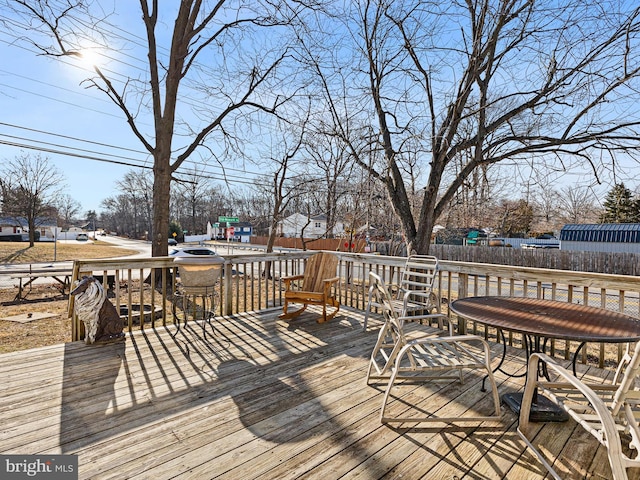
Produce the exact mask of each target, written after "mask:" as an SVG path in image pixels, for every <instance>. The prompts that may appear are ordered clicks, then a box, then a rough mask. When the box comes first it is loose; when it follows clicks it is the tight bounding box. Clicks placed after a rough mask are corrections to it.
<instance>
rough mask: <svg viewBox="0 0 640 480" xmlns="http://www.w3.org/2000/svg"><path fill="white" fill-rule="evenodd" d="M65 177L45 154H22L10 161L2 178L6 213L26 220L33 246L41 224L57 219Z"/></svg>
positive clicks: (0, 183) (3, 202)
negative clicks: (56, 208) (57, 208)
mask: <svg viewBox="0 0 640 480" xmlns="http://www.w3.org/2000/svg"><path fill="white" fill-rule="evenodd" d="M63 185H64V177H63V176H62V175H61V174H60V173H59V172H58V171H57V170H56V169H55V167H54V166H53V165H51V164H50V163H49V161H48V159H47V158H46V157H42V156H41V155H39V154H38V155H35V156H30V155H25V154H23V155H19V156H18V157H16V158H15V159H13V160H7V161H6V163H5V164H4V165H3V167H2V170H1V175H0V189H1V191H2V212H3V214H4V215H7V216H9V217H13V218H14V219H16V221H20V219H21V218H23V219H26V221H27V226H28V228H29V246H31V247H33V245H34V243H35V234H36V229H37V227H38V225H40V224H41V222H42V221H43V220H45V219H46V217H49V218H53V217H54V216H55V205H57V204H58V203H59V201H60V194H61V192H60V190H61V188H62V187H63Z"/></svg>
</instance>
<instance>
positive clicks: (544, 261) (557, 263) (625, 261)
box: [429, 245, 640, 276]
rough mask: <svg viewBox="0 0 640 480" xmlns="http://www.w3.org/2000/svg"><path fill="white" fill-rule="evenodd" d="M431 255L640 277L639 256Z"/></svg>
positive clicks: (447, 249)
mask: <svg viewBox="0 0 640 480" xmlns="http://www.w3.org/2000/svg"><path fill="white" fill-rule="evenodd" d="M429 254H430V255H435V256H436V257H438V258H440V259H442V260H451V261H455V262H470V263H495V264H499V265H511V266H514V267H518V266H520V267H539V268H547V269H552V270H571V271H574V272H597V273H612V274H617V275H634V276H639V275H640V255H638V254H637V253H608V252H575V251H568V250H558V249H551V248H548V249H544V248H539V249H521V248H509V247H485V246H473V247H469V246H460V245H431V246H430V247H429Z"/></svg>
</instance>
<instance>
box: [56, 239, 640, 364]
mask: <svg viewBox="0 0 640 480" xmlns="http://www.w3.org/2000/svg"><path fill="white" fill-rule="evenodd" d="M470 249H471V248H470ZM314 253H316V252H315V251H304V252H303V251H294V252H286V253H270V254H264V253H250V254H242V255H225V257H224V266H223V275H222V279H221V281H220V282H219V284H218V286H217V287H216V298H217V300H216V302H215V303H216V314H220V315H233V314H236V313H239V312H245V311H259V310H265V309H270V308H281V306H282V304H283V298H284V293H283V292H284V285H283V282H282V281H281V278H282V277H284V276H289V275H293V274H298V273H301V272H302V271H304V263H305V259H306V258H307V257H308V256H310V255H312V254H314ZM332 253H334V254H336V255H337V256H338V258H339V264H338V274H339V275H340V282H339V284H338V287H337V288H338V298H339V299H340V303H341V305H343V306H348V307H353V308H356V309H360V310H363V309H364V308H365V304H366V300H367V294H368V274H369V271H373V272H375V273H377V274H378V275H380V276H381V277H382V278H383V280H384V281H385V282H386V283H388V284H390V285H391V287H392V288H393V286H394V285H398V284H399V282H400V277H401V273H402V267H403V266H404V264H405V261H406V259H405V258H404V257H390V256H383V255H373V254H358V253H344V252H332ZM440 268H441V270H440V272H439V274H438V277H437V280H436V291H437V292H439V295H440V297H441V299H442V303H443V305H444V307H443V308H444V311H445V313H446V312H447V304H448V302H450V301H452V300H454V299H456V298H462V297H466V296H479V295H505V296H506V295H510V296H524V297H531V298H547V299H555V300H560V301H566V302H572V303H581V304H585V305H592V306H597V307H602V308H606V309H610V310H615V311H621V312H624V313H626V314H629V315H632V316H635V317H640V277H638V276H629V275H613V274H602V273H591V272H574V271H566V270H555V269H546V268H534V267H519V266H510V265H498V264H495V263H491V264H490V263H473V262H460V261H451V260H441V261H440ZM174 273H175V272H174V265H173V258H171V257H158V258H148V259H124V260H82V261H76V262H75V264H74V270H73V281H75V280H76V279H78V278H79V277H81V276H82V275H84V274H93V275H94V276H98V277H101V278H103V282H104V283H105V284H108V283H109V282H111V285H112V287H111V289H110V292H111V299H112V302H113V303H114V304H115V305H116V307H117V308H118V309H119V308H120V307H122V306H124V307H125V312H126V314H125V315H124V321H125V322H126V325H127V329H128V330H129V331H131V330H133V329H134V328H138V329H144V328H149V327H150V328H153V327H156V326H162V325H167V324H169V323H173V321H174V318H173V311H174V310H173V308H174V305H175V300H176V299H175V297H174V291H175V286H176V284H175V281H176V280H175V274H174ZM136 304H137V305H138V306H142V305H148V306H150V308H151V310H152V311H153V312H157V313H154V315H152V318H150V319H148V320H147V321H144V320H142V321H137V322H136V320H135V319H134V318H133V315H132V312H134V311H135V308H134V307H135V306H136ZM69 313H70V316H72V314H73V298H71V299H70V304H69ZM80 323H81V322H79V321H78V319H75V318H74V321H73V322H72V325H73V327H72V328H73V331H72V338H73V340H79V339H81V338H82V335H83V332H82V325H80ZM459 329H460V330H461V331H473V332H480V333H483V334H484V335H486V336H487V337H489V336H491V337H492V338H494V339H495V338H496V337H497V336H498V332H495V331H493V332H492V331H486V330H485V329H483V327H482V326H480V325H474V324H468V323H466V322H465V321H464V320H460V321H459ZM507 338H508V340H507V341H508V342H509V343H510V344H512V345H515V346H520V341H521V339H520V338H519V337H518V336H515V335H509V336H508V337H507ZM573 347H575V346H574V345H571V344H568V343H567V344H565V343H563V342H555V341H552V342H551V345H550V348H551V352H552V354H554V355H557V356H561V357H563V358H568V355H569V352H570V351H571V350H572V349H573V350H574V351H575V348H573ZM605 347H606V348H605ZM582 352H583V353H582V358H581V359H580V360H581V361H582V362H586V361H587V359H593V358H595V359H596V360H597V363H598V365H599V366H603V365H605V364H606V363H607V362H612V363H616V362H617V360H618V358H619V356H620V355H621V349H620V348H618V347H615V349H614V350H613V351H611V350H610V346H605V345H589V346H588V348H586V349H584V350H583V351H582Z"/></svg>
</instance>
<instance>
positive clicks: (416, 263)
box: [399, 255, 438, 297]
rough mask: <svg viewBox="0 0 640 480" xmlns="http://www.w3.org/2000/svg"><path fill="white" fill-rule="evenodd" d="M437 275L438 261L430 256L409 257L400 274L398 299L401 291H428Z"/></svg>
mask: <svg viewBox="0 0 640 480" xmlns="http://www.w3.org/2000/svg"><path fill="white" fill-rule="evenodd" d="M437 273H438V259H437V258H436V257H434V256H431V255H411V256H410V257H408V258H407V262H406V264H405V266H404V271H403V272H402V280H401V283H400V289H401V291H400V292H399V293H400V297H402V291H407V290H421V291H430V290H431V289H432V288H433V284H434V282H435V279H436V274H437Z"/></svg>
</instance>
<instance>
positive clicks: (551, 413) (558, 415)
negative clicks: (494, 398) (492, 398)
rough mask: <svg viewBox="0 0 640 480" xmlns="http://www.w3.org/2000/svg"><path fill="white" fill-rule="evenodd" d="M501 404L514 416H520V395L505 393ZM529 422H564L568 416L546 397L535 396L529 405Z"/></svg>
mask: <svg viewBox="0 0 640 480" xmlns="http://www.w3.org/2000/svg"><path fill="white" fill-rule="evenodd" d="M502 403H504V404H505V405H506V406H507V407H509V408H510V409H511V410H512V411H513V412H514V413H515V414H516V415H520V406H521V405H522V393H505V394H504V395H502ZM529 420H530V421H532V422H566V421H567V420H569V415H568V414H567V412H565V411H564V410H563V409H561V408H560V407H558V405H556V404H555V403H553V402H552V401H551V400H549V399H548V398H547V397H545V396H543V395H537V399H536V401H534V402H533V403H532V404H531V413H530V414H529Z"/></svg>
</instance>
